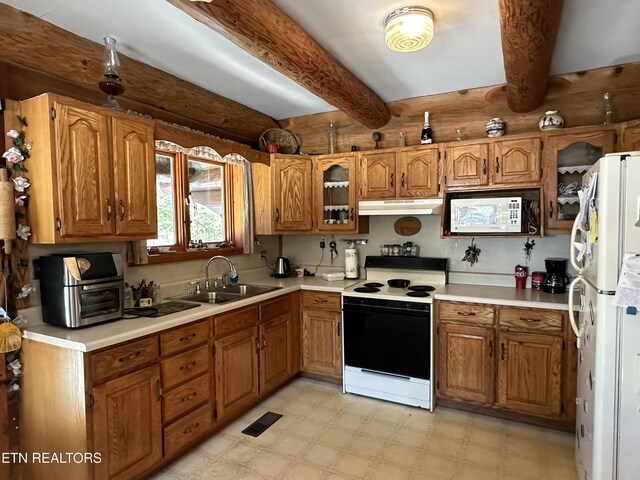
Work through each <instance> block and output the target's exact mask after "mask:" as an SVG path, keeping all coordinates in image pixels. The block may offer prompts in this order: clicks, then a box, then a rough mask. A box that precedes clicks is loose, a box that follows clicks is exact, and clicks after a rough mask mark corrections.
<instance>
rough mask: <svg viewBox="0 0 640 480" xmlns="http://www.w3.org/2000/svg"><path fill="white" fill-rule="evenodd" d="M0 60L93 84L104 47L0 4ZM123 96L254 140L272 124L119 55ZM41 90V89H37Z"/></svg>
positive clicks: (101, 70)
mask: <svg viewBox="0 0 640 480" xmlns="http://www.w3.org/2000/svg"><path fill="white" fill-rule="evenodd" d="M0 32H2V35H0V58H4V59H7V60H9V61H11V62H15V63H19V64H20V65H23V66H25V67H27V68H31V69H34V70H36V71H39V72H44V73H46V74H49V75H52V76H54V77H57V78H60V79H63V80H65V81H67V82H69V83H72V84H76V85H79V86H84V87H90V88H94V89H95V90H96V91H98V92H99V89H98V82H99V81H100V80H101V79H102V77H103V74H104V67H103V66H102V56H103V53H104V46H103V45H101V44H99V43H95V42H92V41H90V40H87V39H85V38H82V37H79V36H77V35H75V34H73V33H71V32H68V31H66V30H63V29H62V28H60V27H57V26H55V25H53V24H51V23H48V22H46V21H44V20H41V19H39V18H37V17H35V16H33V15H30V14H28V13H25V12H21V11H20V10H17V9H15V8H13V7H10V6H8V5H6V4H3V3H0ZM119 57H120V63H121V68H120V74H121V77H122V81H123V83H124V85H125V88H126V91H125V93H124V94H123V95H122V99H123V102H122V103H123V105H124V104H125V103H126V101H127V100H131V101H133V102H132V103H142V104H145V105H148V106H150V107H152V108H153V109H156V110H164V111H166V112H169V113H171V114H174V115H175V116H176V117H186V118H189V119H193V120H194V121H196V122H199V123H202V124H205V125H209V126H211V127H213V128H215V129H216V133H217V134H219V135H224V132H230V133H231V134H232V135H230V137H234V138H238V137H244V138H250V139H254V142H255V143H257V139H258V138H259V136H260V134H261V133H262V132H264V131H265V130H267V129H269V128H278V124H277V123H276V121H275V120H273V119H272V118H271V117H269V116H268V115H265V114H264V113H261V112H258V111H256V110H253V109H251V108H249V107H247V106H245V105H242V104H240V103H237V102H235V101H233V100H230V99H228V98H225V97H222V96H220V95H217V94H215V93H212V92H209V91H208V90H205V89H204V88H201V87H198V86H196V85H193V84H191V83H189V82H187V81H185V80H181V79H180V78H178V77H175V76H173V75H171V74H169V73H166V72H163V71H162V70H159V69H157V68H155V67H151V66H149V65H146V64H144V63H142V62H139V61H137V60H134V59H132V58H129V57H127V56H126V55H122V54H120V55H119ZM40 93H42V92H40Z"/></svg>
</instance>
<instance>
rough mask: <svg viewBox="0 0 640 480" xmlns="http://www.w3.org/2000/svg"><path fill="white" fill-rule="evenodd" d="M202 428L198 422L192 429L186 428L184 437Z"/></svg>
mask: <svg viewBox="0 0 640 480" xmlns="http://www.w3.org/2000/svg"><path fill="white" fill-rule="evenodd" d="M199 427H200V422H196V424H195V425H194V426H193V427H191V428H186V429H185V430H184V431H183V432H182V433H183V434H184V435H189V434H190V433H191V432H194V431H196V430H197V429H198V428H199Z"/></svg>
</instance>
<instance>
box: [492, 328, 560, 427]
mask: <svg viewBox="0 0 640 480" xmlns="http://www.w3.org/2000/svg"><path fill="white" fill-rule="evenodd" d="M499 340H500V350H499V352H498V359H499V360H498V401H497V403H498V405H500V406H502V407H505V408H508V409H510V410H514V411H517V412H519V413H523V414H527V415H536V416H544V417H553V418H556V417H559V416H560V414H561V408H562V386H561V371H562V338H561V337H554V336H551V335H537V334H529V333H513V332H500V333H499Z"/></svg>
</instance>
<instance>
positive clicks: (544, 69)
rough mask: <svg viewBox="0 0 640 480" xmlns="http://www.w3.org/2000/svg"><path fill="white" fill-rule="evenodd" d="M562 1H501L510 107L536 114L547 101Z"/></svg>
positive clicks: (517, 110) (503, 52)
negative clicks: (546, 94)
mask: <svg viewBox="0 0 640 480" xmlns="http://www.w3.org/2000/svg"><path fill="white" fill-rule="evenodd" d="M562 3H563V2H562V0H529V1H526V2H523V1H521V0H499V9H500V30H501V35H502V55H503V57H504V71H505V74H506V79H507V104H508V105H509V108H510V109H511V110H512V111H513V112H518V113H524V112H530V111H531V110H534V109H535V108H537V107H538V106H540V104H541V103H542V101H543V100H544V96H545V92H546V89H547V83H548V81H549V71H550V67H551V57H552V54H553V47H554V45H555V42H556V36H557V34H558V27H559V25H560V16H561V14H562Z"/></svg>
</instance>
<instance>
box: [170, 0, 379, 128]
mask: <svg viewBox="0 0 640 480" xmlns="http://www.w3.org/2000/svg"><path fill="white" fill-rule="evenodd" d="M168 1H169V2H170V3H171V4H173V5H175V6H176V7H178V8H179V9H180V10H182V11H184V12H185V13H187V14H189V15H190V16H191V17H193V18H195V19H196V20H198V21H199V22H201V23H202V24H204V25H206V26H208V27H209V28H211V29H212V30H214V31H215V32H217V33H219V34H220V35H222V36H224V37H225V38H227V39H228V40H229V41H231V42H233V43H234V44H236V45H237V46H239V47H240V48H242V49H243V50H245V51H247V52H248V53H250V54H251V55H253V56H254V57H256V58H257V59H259V60H261V61H262V62H264V63H266V64H267V65H269V66H270V67H272V68H274V69H275V70H277V71H279V72H280V73H282V74H284V75H286V76H288V77H289V78H291V79H292V80H294V81H295V82H296V83H298V84H299V85H301V86H303V87H304V88H306V89H307V90H309V91H310V92H311V93H314V94H315V95H317V96H318V97H320V98H322V99H323V100H325V101H326V102H327V103H330V104H331V105H333V106H335V107H337V108H338V109H340V110H342V111H343V112H344V113H346V114H347V115H349V116H351V117H352V118H353V119H354V120H357V121H358V122H360V123H361V124H362V125H364V126H365V127H368V128H380V127H383V126H384V125H386V124H387V123H388V122H389V120H390V119H391V114H390V113H389V110H388V108H387V107H386V105H385V104H384V102H383V101H382V100H381V99H380V98H379V97H378V96H377V95H376V94H375V93H374V92H373V91H372V90H371V89H370V88H369V87H367V86H366V85H365V84H364V83H363V82H362V81H360V80H359V79H358V78H357V77H356V76H355V75H354V74H353V73H351V72H350V71H349V70H347V69H346V68H345V67H344V66H343V65H342V64H341V63H340V62H339V61H338V60H336V59H335V58H334V57H333V56H332V55H331V54H330V53H329V52H327V51H326V50H325V49H324V48H323V47H322V46H321V45H320V44H318V43H317V42H316V41H315V40H314V39H313V38H312V37H311V36H310V35H309V34H308V33H307V32H306V31H304V30H303V29H302V28H301V27H300V26H299V25H298V24H297V23H295V22H294V21H293V20H292V19H291V18H290V17H289V16H288V15H287V14H286V13H284V12H283V11H282V10H280V9H279V8H278V7H277V6H276V5H274V4H273V3H272V2H271V1H270V0H216V1H215V2H212V3H206V2H198V1H191V0H168Z"/></svg>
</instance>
